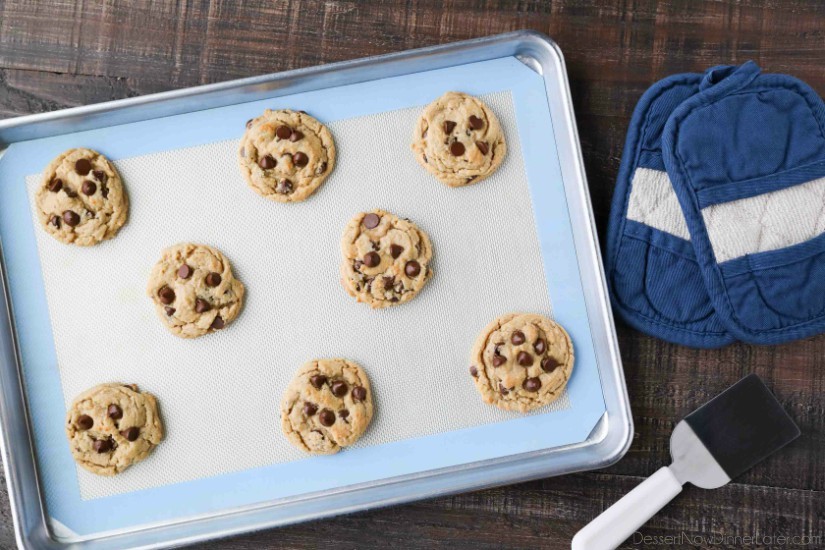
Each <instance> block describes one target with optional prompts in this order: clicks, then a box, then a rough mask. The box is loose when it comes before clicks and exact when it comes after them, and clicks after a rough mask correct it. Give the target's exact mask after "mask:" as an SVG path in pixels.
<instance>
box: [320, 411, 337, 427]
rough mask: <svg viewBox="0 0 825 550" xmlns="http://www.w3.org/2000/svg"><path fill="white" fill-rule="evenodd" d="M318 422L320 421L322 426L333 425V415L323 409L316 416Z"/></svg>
mask: <svg viewBox="0 0 825 550" xmlns="http://www.w3.org/2000/svg"><path fill="white" fill-rule="evenodd" d="M318 420H320V421H321V425H322V426H326V427H330V426H332V425H333V424H335V413H334V412H332V411H331V410H329V409H324V410H323V411H321V414H319V415H318Z"/></svg>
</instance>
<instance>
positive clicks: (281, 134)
mask: <svg viewBox="0 0 825 550" xmlns="http://www.w3.org/2000/svg"><path fill="white" fill-rule="evenodd" d="M275 135H276V136H278V138H279V139H289V136H291V135H292V128H290V127H289V126H283V125H282V126H278V128H276V129H275Z"/></svg>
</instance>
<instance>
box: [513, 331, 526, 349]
mask: <svg viewBox="0 0 825 550" xmlns="http://www.w3.org/2000/svg"><path fill="white" fill-rule="evenodd" d="M524 340H525V338H524V333H523V332H521V331H520V330H517V331H515V332H514V333H513V335H512V336H510V341H511V342H512V343H513V345H516V346H520V345H521V344H523V343H524Z"/></svg>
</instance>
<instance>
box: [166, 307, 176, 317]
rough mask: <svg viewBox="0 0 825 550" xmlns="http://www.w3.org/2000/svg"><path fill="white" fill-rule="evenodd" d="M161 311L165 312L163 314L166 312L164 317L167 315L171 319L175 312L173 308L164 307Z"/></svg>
mask: <svg viewBox="0 0 825 550" xmlns="http://www.w3.org/2000/svg"><path fill="white" fill-rule="evenodd" d="M163 311H165V312H166V315H168V316H169V317H171V316H172V315H174V314H175V311H176V310H175V308H173V307H169V306H166V307H164V308H163Z"/></svg>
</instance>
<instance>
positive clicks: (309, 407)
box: [304, 401, 318, 416]
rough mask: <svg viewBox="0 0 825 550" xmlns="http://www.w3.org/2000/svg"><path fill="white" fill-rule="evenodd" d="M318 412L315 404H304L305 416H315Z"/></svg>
mask: <svg viewBox="0 0 825 550" xmlns="http://www.w3.org/2000/svg"><path fill="white" fill-rule="evenodd" d="M317 412H318V406H317V405H316V404H315V403H310V402H309V401H307V402H306V403H304V414H305V415H307V416H313V415H315V413H317Z"/></svg>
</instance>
